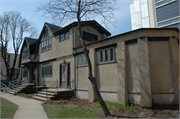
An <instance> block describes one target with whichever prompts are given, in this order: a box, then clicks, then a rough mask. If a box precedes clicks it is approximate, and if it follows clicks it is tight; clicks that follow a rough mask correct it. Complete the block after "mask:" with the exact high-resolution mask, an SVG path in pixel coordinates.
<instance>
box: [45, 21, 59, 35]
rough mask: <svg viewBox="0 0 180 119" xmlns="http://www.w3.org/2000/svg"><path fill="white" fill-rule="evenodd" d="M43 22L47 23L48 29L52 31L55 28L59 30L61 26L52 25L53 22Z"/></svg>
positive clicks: (54, 30)
mask: <svg viewBox="0 0 180 119" xmlns="http://www.w3.org/2000/svg"><path fill="white" fill-rule="evenodd" d="M45 24H46V25H47V27H49V29H50V30H51V31H52V32H53V33H54V32H56V31H57V30H60V29H61V28H62V27H60V26H56V25H53V24H50V23H47V22H45Z"/></svg>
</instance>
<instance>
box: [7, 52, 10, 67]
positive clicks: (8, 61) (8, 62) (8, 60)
mask: <svg viewBox="0 0 180 119" xmlns="http://www.w3.org/2000/svg"><path fill="white" fill-rule="evenodd" d="M7 64H8V67H10V55H8V59H7Z"/></svg>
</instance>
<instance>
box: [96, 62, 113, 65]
mask: <svg viewBox="0 0 180 119" xmlns="http://www.w3.org/2000/svg"><path fill="white" fill-rule="evenodd" d="M115 63H117V62H108V63H102V64H96V65H106V64H115Z"/></svg>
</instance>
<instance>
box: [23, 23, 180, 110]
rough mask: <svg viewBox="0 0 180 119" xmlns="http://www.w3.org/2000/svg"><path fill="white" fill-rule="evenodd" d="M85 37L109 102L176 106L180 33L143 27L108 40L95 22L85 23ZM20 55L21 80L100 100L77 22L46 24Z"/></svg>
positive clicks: (93, 65)
mask: <svg viewBox="0 0 180 119" xmlns="http://www.w3.org/2000/svg"><path fill="white" fill-rule="evenodd" d="M82 34H83V39H84V40H85V42H86V44H87V49H88V52H89V56H90V59H91V63H92V72H93V76H95V77H96V80H97V84H98V88H99V91H100V93H101V95H102V97H103V98H104V100H105V101H112V102H118V103H121V104H128V103H133V104H138V105H140V106H142V107H143V106H144V107H152V104H153V103H158V104H178V101H179V88H178V80H179V73H178V72H179V68H178V67H179V50H178V49H179V31H178V29H175V28H171V29H165V28H163V29H159V28H153V29H150V28H146V29H145V28H143V29H138V30H134V31H131V32H127V33H123V34H119V35H116V36H113V37H110V35H111V34H110V33H109V32H108V31H107V30H106V29H105V28H103V27H102V26H101V25H100V24H98V23H97V22H96V21H84V22H82ZM20 57H21V58H20V60H21V61H20V62H21V63H20V65H21V67H22V72H23V73H22V75H21V77H22V79H24V78H28V79H29V83H32V82H36V84H37V85H46V86H47V87H48V86H51V85H52V84H53V86H54V87H58V88H66V89H72V90H74V91H75V94H76V97H78V98H81V99H83V98H85V99H89V101H93V100H94V99H95V98H96V97H95V95H94V92H93V89H92V85H91V83H90V81H89V80H88V67H87V61H86V58H85V56H84V53H83V50H82V46H81V43H80V41H79V38H78V30H77V22H73V23H71V24H69V25H67V26H65V27H59V26H55V25H52V24H49V23H45V24H44V27H43V29H42V31H41V34H40V36H39V38H38V39H32V38H25V40H24V43H23V46H22V49H21V54H20Z"/></svg>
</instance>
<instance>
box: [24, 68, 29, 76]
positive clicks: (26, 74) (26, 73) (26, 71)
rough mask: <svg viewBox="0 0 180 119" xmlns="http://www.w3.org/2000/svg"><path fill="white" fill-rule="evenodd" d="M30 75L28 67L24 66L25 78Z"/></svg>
mask: <svg viewBox="0 0 180 119" xmlns="http://www.w3.org/2000/svg"><path fill="white" fill-rule="evenodd" d="M27 77H28V68H27V67H24V68H23V78H27Z"/></svg>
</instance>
